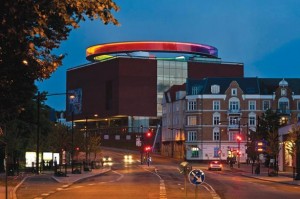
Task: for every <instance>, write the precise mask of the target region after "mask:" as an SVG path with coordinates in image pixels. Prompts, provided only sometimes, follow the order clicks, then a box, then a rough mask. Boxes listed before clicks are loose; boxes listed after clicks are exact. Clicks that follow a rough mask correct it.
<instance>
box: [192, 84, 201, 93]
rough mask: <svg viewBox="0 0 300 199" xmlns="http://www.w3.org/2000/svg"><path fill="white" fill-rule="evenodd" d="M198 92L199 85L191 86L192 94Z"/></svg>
mask: <svg viewBox="0 0 300 199" xmlns="http://www.w3.org/2000/svg"><path fill="white" fill-rule="evenodd" d="M199 92H200V87H199V86H193V87H192V95H198V94H199Z"/></svg>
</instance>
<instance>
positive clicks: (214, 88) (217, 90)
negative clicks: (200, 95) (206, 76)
mask: <svg viewBox="0 0 300 199" xmlns="http://www.w3.org/2000/svg"><path fill="white" fill-rule="evenodd" d="M210 90H211V93H212V94H218V93H220V86H219V85H212V86H211V88H210Z"/></svg>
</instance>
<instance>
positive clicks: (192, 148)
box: [191, 146, 199, 158]
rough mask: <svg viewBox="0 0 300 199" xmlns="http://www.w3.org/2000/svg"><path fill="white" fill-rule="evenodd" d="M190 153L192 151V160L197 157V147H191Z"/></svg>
mask: <svg viewBox="0 0 300 199" xmlns="http://www.w3.org/2000/svg"><path fill="white" fill-rule="evenodd" d="M191 151H192V154H191V156H192V158H197V157H199V148H198V147H196V146H195V147H194V146H193V147H191Z"/></svg>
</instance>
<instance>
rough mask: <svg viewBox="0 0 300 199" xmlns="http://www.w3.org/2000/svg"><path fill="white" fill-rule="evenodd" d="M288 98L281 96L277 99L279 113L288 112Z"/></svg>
mask: <svg viewBox="0 0 300 199" xmlns="http://www.w3.org/2000/svg"><path fill="white" fill-rule="evenodd" d="M289 107H290V106H289V99H288V98H286V97H282V98H280V99H279V100H278V109H279V111H280V113H288V112H287V111H288V110H289Z"/></svg>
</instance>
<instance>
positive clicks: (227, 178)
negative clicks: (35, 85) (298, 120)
mask: <svg viewBox="0 0 300 199" xmlns="http://www.w3.org/2000/svg"><path fill="white" fill-rule="evenodd" d="M103 153H104V154H105V155H109V156H111V157H112V158H113V165H112V166H111V171H109V172H107V173H104V174H102V175H100V176H96V177H93V178H88V179H86V180H82V181H80V182H78V183H75V184H73V185H71V186H67V185H63V184H59V183H57V182H55V181H53V180H52V179H51V177H49V176H42V175H41V176H36V177H34V178H28V179H27V180H26V181H25V182H24V183H23V184H22V186H21V187H20V188H19V189H18V191H17V196H18V198H19V199H20V198H21V199H23V198H24V199H27V198H28V199H29V198H30V199H32V198H35V199H41V198H50V199H52V198H53V199H54V198H55V199H60V198H61V199H68V198H70V199H75V198H76V199H77V198H78V199H81V198H82V199H83V198H84V199H90V198H91V199H92V198H93V199H94V198H101V199H106V198H107V199H152V198H153V199H154V198H155V199H177V198H186V199H190V198H193V199H195V198H199V199H200V198H201V199H219V198H224V199H234V198H238V199H241V198H242V199H244V198H245V199H248V198H249V199H250V198H251V199H260V198H263V199H266V198H272V199H279V198H280V199H282V198H284V199H293V198H295V199H296V198H297V199H298V198H300V191H299V190H300V189H299V187H296V186H291V185H284V184H279V183H272V182H266V181H261V180H257V179H254V178H247V177H244V176H241V175H240V174H239V173H234V172H229V171H208V170H207V168H206V165H200V164H193V169H201V170H202V171H204V173H205V182H203V183H202V184H201V185H198V186H195V185H193V184H191V183H190V182H189V180H186V179H185V178H184V176H183V175H182V174H180V172H179V171H178V166H179V164H180V162H178V161H176V160H171V159H167V158H162V157H160V156H153V157H152V163H151V164H150V166H147V165H145V164H144V165H141V164H140V159H141V158H140V154H139V153H136V154H133V155H134V157H133V159H134V162H132V163H125V162H124V159H123V156H124V154H128V152H124V151H107V150H104V151H103Z"/></svg>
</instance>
